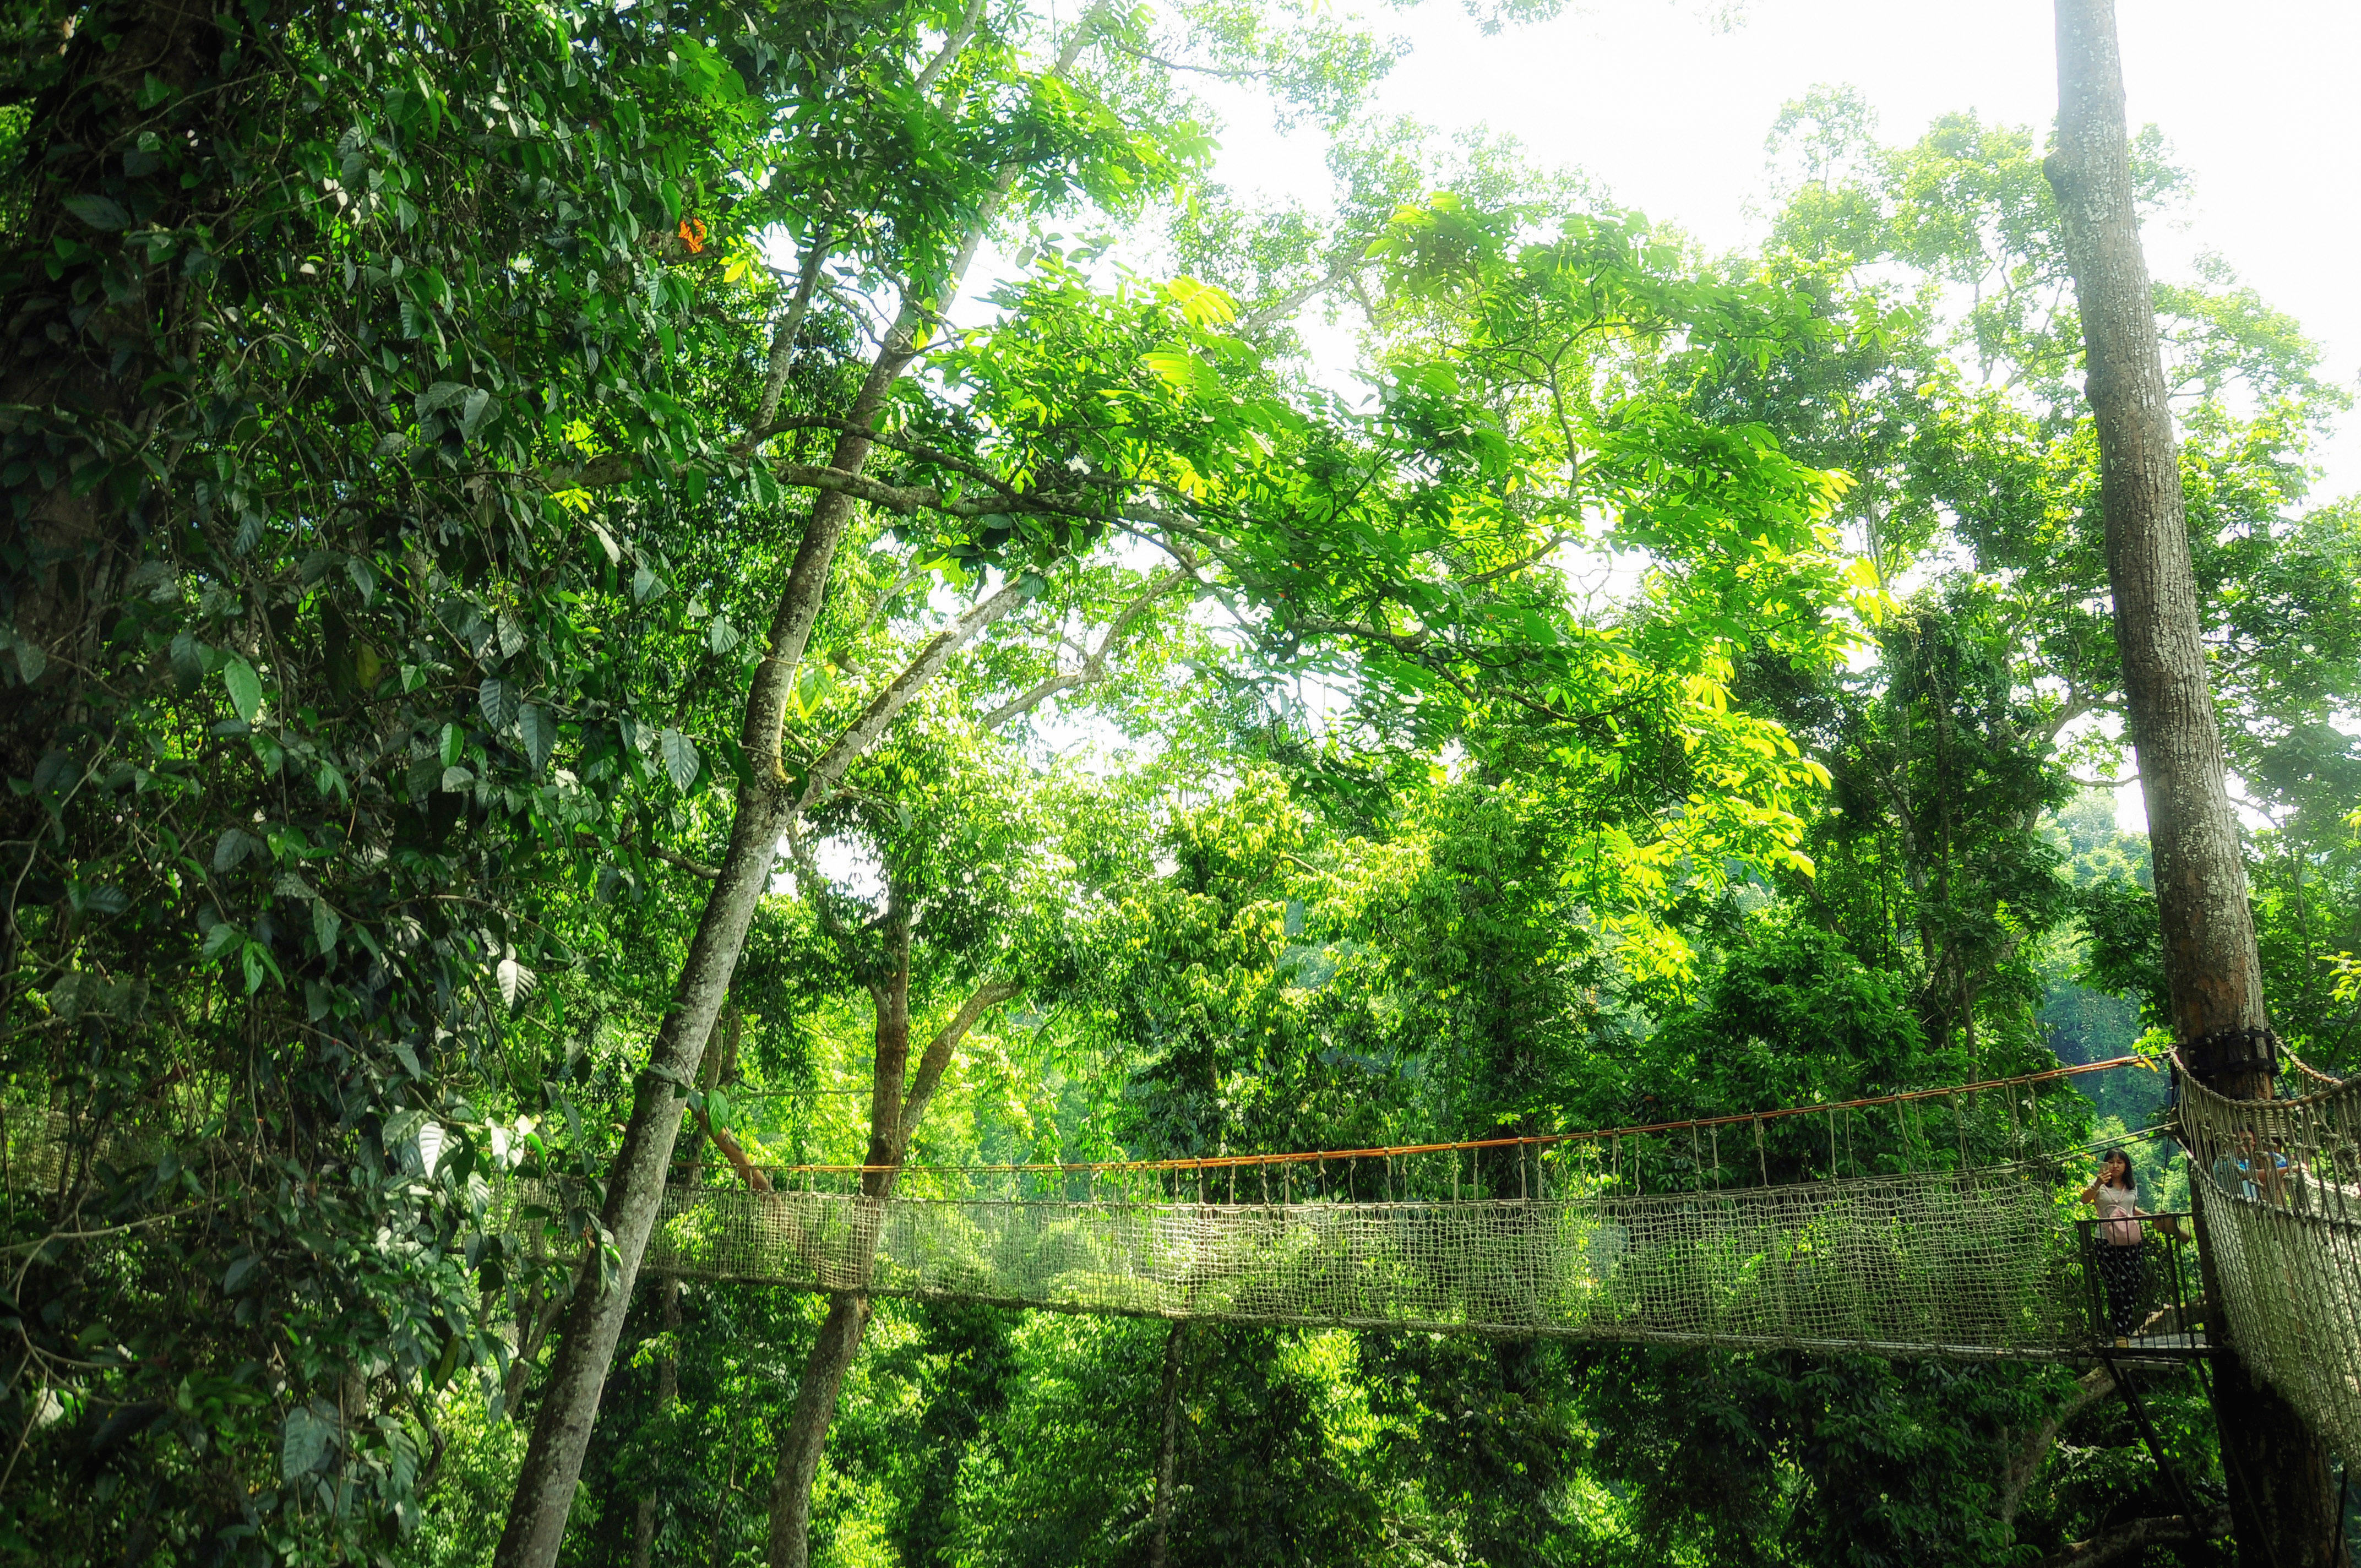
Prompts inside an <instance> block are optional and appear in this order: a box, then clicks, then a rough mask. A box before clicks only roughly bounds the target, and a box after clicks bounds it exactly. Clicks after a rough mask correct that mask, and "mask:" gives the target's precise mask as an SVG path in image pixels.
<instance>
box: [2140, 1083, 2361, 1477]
mask: <svg viewBox="0 0 2361 1568" xmlns="http://www.w3.org/2000/svg"><path fill="white" fill-rule="evenodd" d="M2290 1060H2292V1058H2290ZM2293 1065H2294V1066H2295V1068H2296V1069H2298V1070H2297V1071H2296V1072H2295V1073H2293V1074H2291V1075H2290V1077H2291V1078H2293V1080H2295V1082H2296V1083H2297V1084H2298V1085H2300V1086H2301V1087H2304V1088H2307V1089H2309V1090H2310V1092H2307V1093H2301V1094H2297V1095H2294V1096H2290V1097H2289V1098H2284V1099H2274V1100H2231V1099H2226V1098H2224V1096H2222V1095H2220V1094H2217V1093H2215V1092H2214V1091H2212V1090H2210V1089H2208V1088H2206V1087H2205V1086H2204V1084H2203V1083H2202V1082H2201V1081H2199V1080H2198V1079H2197V1078H2196V1077H2195V1076H2194V1075H2193V1074H2191V1073H2190V1072H2189V1071H2187V1070H2186V1069H2185V1067H2184V1069H2183V1070H2182V1071H2181V1073H2180V1109H2179V1115H2178V1122H2179V1129H2180V1140H2181V1144H2182V1146H2183V1147H2184V1148H2186V1149H2187V1150H2188V1151H2189V1158H2190V1166H2191V1178H2190V1180H2191V1186H2192V1187H2193V1188H2195V1189H2196V1190H2198V1191H2199V1192H2200V1194H2201V1204H2200V1209H2201V1213H2202V1219H2203V1223H2204V1225H2205V1231H2206V1241H2207V1244H2208V1246H2209V1249H2210V1251H2211V1254H2212V1257H2213V1268H2214V1275H2215V1278H2216V1279H2217V1280H2218V1282H2219V1285H2220V1288H2221V1293H2222V1297H2223V1305H2224V1309H2225V1313H2224V1316H2225V1317H2226V1319H2227V1324H2228V1332H2229V1338H2230V1341H2231V1343H2233V1344H2234V1345H2235V1347H2236V1349H2237V1351H2238V1354H2240V1356H2241V1357H2243V1358H2244V1359H2245V1360H2246V1363H2247V1365H2249V1366H2250V1367H2251V1368H2252V1369H2253V1370H2254V1371H2255V1372H2256V1373H2257V1374H2258V1375H2259V1376H2262V1377H2264V1378H2266V1379H2268V1381H2269V1382H2270V1383H2271V1385H2272V1386H2273V1387H2276V1388H2278V1389H2279V1392H2280V1393H2281V1394H2283V1395H2284V1396H2286V1398H2287V1399H2288V1401H2289V1402H2290V1404H2292V1405H2293V1406H2294V1407H2295V1408H2296V1409H2297V1411H2298V1412H2299V1413H2301V1415H2302V1416H2303V1418H2304V1420H2306V1421H2308V1422H2309V1423H2311V1425H2312V1429H2313V1431H2316V1432H2317V1433H2319V1435H2320V1436H2321V1437H2322V1438H2323V1440H2325V1441H2326V1442H2330V1443H2331V1444H2333V1445H2334V1446H2335V1447H2336V1448H2337V1449H2338V1450H2339V1451H2340V1452H2341V1453H2344V1454H2345V1455H2346V1456H2347V1457H2348V1458H2349V1457H2352V1456H2355V1455H2361V1079H2347V1080H2336V1079H2333V1078H2329V1077H2327V1076H2326V1075H2325V1074H2323V1073H2320V1072H2317V1071H2314V1070H2313V1069H2311V1068H2308V1067H2305V1066H2304V1065H2303V1064H2302V1063H2301V1062H2296V1063H2294V1064H2293Z"/></svg>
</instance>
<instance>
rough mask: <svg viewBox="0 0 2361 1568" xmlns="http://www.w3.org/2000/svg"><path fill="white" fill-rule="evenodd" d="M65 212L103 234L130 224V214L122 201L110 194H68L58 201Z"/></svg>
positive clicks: (127, 226)
mask: <svg viewBox="0 0 2361 1568" xmlns="http://www.w3.org/2000/svg"><path fill="white" fill-rule="evenodd" d="M60 204H61V205H62V206H63V207H64V208H65V210H66V211H67V212H69V213H71V214H73V215H74V216H75V217H78V218H80V219H81V220H82V222H84V223H86V224H88V225H90V226H91V227H93V228H94V229H97V230H99V231H100V232H101V233H103V234H114V233H115V232H116V231H117V230H120V229H127V228H129V227H130V226H131V214H129V213H127V212H125V211H124V210H123V203H120V202H117V201H116V200H115V199H114V198H113V197H112V196H68V197H67V198H66V199H65V201H64V202H63V203H60Z"/></svg>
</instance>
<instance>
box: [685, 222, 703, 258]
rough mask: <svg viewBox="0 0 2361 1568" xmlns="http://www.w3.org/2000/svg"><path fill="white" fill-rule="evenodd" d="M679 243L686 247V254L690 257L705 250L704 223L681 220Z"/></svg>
mask: <svg viewBox="0 0 2361 1568" xmlns="http://www.w3.org/2000/svg"><path fill="white" fill-rule="evenodd" d="M680 242H681V243H682V244H683V245H685V246H686V247H688V253H689V254H690V255H691V256H695V255H697V254H698V253H700V252H701V251H703V250H704V249H705V224H704V222H703V221H702V220H701V219H697V218H683V219H681V220H680Z"/></svg>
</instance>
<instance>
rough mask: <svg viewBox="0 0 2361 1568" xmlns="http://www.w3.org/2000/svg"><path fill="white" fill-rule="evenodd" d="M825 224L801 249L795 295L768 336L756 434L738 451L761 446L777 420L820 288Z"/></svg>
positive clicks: (825, 261)
mask: <svg viewBox="0 0 2361 1568" xmlns="http://www.w3.org/2000/svg"><path fill="white" fill-rule="evenodd" d="M828 247H829V232H828V225H826V224H825V223H816V224H814V225H812V236H811V243H810V244H809V245H808V246H807V247H805V249H804V265H803V270H802V271H801V272H800V273H799V274H797V275H796V291H795V295H794V297H793V298H791V299H790V300H789V301H788V302H787V313H786V314H785V315H783V316H781V317H780V318H779V324H778V326H777V327H776V328H775V329H774V331H773V332H772V334H771V362H770V365H769V366H768V367H767V369H766V371H765V374H764V376H763V401H762V404H761V407H760V410H759V411H757V412H756V413H755V415H754V430H755V432H756V433H753V434H750V435H748V436H747V437H746V438H745V440H743V441H741V443H739V447H738V449H739V450H740V451H741V452H752V450H754V448H755V447H757V446H760V445H761V444H763V440H764V439H765V437H764V436H763V434H762V433H761V432H763V430H764V429H765V427H767V426H768V425H769V424H770V422H771V421H772V420H774V419H775V418H776V417H778V412H779V399H780V397H781V395H782V394H784V393H785V391H786V389H787V370H788V367H790V366H791V365H793V364H794V362H795V357H796V333H798V332H801V331H802V330H803V324H804V317H805V315H806V314H807V313H809V312H810V310H811V302H812V291H814V290H815V289H817V288H818V287H819V275H820V271H821V269H824V268H825V267H826V266H827V265H828Z"/></svg>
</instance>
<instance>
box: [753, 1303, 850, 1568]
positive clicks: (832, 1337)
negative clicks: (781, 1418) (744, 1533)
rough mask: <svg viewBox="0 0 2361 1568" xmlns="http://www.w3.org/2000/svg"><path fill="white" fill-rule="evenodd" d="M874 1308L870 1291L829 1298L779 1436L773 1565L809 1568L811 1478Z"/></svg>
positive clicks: (773, 1495) (773, 1500)
mask: <svg viewBox="0 0 2361 1568" xmlns="http://www.w3.org/2000/svg"><path fill="white" fill-rule="evenodd" d="M869 1312H870V1305H869V1298H868V1297H866V1296H833V1297H830V1298H829V1303H828V1318H827V1320H826V1321H823V1322H822V1323H821V1324H820V1326H819V1338H818V1339H817V1340H815V1341H813V1342H812V1348H811V1354H810V1355H809V1356H808V1357H807V1359H806V1360H805V1362H804V1375H803V1380H802V1381H801V1382H800V1383H798V1384H796V1408H795V1412H794V1414H793V1415H791V1416H790V1417H789V1418H788V1419H787V1430H786V1431H785V1434H784V1435H783V1436H782V1437H781V1438H780V1440H779V1468H778V1471H777V1473H776V1474H775V1475H773V1476H772V1477H771V1541H770V1557H769V1562H770V1565H771V1568H807V1565H808V1564H809V1563H810V1562H811V1493H812V1482H813V1480H814V1479H815V1478H816V1477H818V1475H819V1456H820V1451H821V1450H822V1449H824V1448H825V1447H827V1446H828V1429H829V1423H831V1422H832V1421H834V1420H836V1401H837V1397H838V1396H839V1395H840V1394H841V1393H842V1392H843V1391H844V1375H845V1374H846V1373H847V1372H849V1371H851V1369H852V1358H853V1356H854V1355H855V1354H858V1353H859V1351H860V1349H861V1332H862V1330H863V1329H865V1328H867V1327H868V1326H869Z"/></svg>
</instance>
